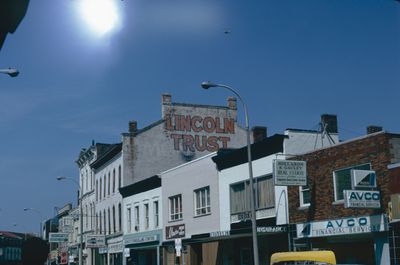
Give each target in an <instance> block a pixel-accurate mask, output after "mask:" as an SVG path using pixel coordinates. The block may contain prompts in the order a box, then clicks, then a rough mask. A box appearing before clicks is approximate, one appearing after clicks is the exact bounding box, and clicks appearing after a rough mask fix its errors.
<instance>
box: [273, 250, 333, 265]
mask: <svg viewBox="0 0 400 265" xmlns="http://www.w3.org/2000/svg"><path fill="white" fill-rule="evenodd" d="M274 264H276V265H289V264H290V265H292V264H296V265H297V264H299V265H303V264H319V265H326V264H336V257H335V253H333V251H330V250H318V251H292V252H277V253H274V254H272V256H271V265H274Z"/></svg>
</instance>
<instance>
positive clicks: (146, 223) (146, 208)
mask: <svg viewBox="0 0 400 265" xmlns="http://www.w3.org/2000/svg"><path fill="white" fill-rule="evenodd" d="M144 229H149V204H148V203H146V204H144Z"/></svg>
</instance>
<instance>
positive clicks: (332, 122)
mask: <svg viewBox="0 0 400 265" xmlns="http://www.w3.org/2000/svg"><path fill="white" fill-rule="evenodd" d="M321 124H322V128H324V126H325V124H326V132H328V133H338V128H337V116H336V115H334V114H322V115H321Z"/></svg>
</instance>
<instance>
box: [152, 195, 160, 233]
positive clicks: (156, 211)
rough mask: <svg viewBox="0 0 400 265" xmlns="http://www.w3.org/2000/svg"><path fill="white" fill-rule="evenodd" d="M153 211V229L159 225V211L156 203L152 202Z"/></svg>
mask: <svg viewBox="0 0 400 265" xmlns="http://www.w3.org/2000/svg"><path fill="white" fill-rule="evenodd" d="M153 211H154V228H157V227H158V226H159V225H160V223H159V219H158V218H159V209H158V201H155V202H153Z"/></svg>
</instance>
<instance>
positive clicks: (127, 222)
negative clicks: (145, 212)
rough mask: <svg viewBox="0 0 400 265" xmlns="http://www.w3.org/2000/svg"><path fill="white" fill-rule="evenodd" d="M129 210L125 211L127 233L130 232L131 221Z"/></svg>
mask: <svg viewBox="0 0 400 265" xmlns="http://www.w3.org/2000/svg"><path fill="white" fill-rule="evenodd" d="M131 216H132V215H131V208H128V209H127V210H126V224H127V230H128V233H130V232H131V231H132V220H131Z"/></svg>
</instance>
